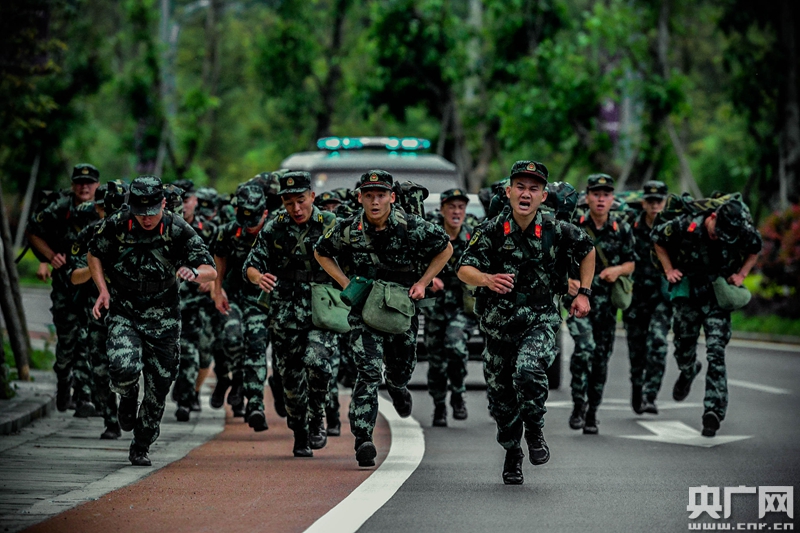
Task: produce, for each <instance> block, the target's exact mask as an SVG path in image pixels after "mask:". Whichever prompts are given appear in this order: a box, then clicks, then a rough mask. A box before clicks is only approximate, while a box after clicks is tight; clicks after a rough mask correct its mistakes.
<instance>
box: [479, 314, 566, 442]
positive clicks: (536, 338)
mask: <svg viewBox="0 0 800 533" xmlns="http://www.w3.org/2000/svg"><path fill="white" fill-rule="evenodd" d="M540 317H541V320H540V321H537V324H536V325H534V326H532V327H531V328H529V329H528V330H526V331H522V332H520V333H519V337H518V338H516V339H514V340H513V341H512V340H509V339H508V338H507V337H506V338H501V337H496V336H492V335H491V333H490V332H488V333H487V335H486V347H485V348H484V350H483V375H484V377H485V378H486V386H487V390H486V395H487V397H488V399H489V412H490V413H491V415H492V417H493V418H494V420H495V422H496V423H497V442H498V443H500V445H501V446H502V447H503V448H505V449H510V448H515V447H517V446H519V445H520V441H521V439H522V433H523V429H524V426H528V427H538V428H543V427H544V414H545V413H546V412H547V408H545V401H546V400H547V395H548V392H549V383H548V380H547V368H548V367H549V366H550V365H551V364H552V363H553V358H554V357H555V353H556V352H555V350H554V348H553V347H554V345H555V342H556V337H555V331H556V328H555V327H554V326H553V324H554V323H556V322H558V321H559V320H560V318H559V316H558V315H557V314H556V313H554V312H550V313H547V314H543V315H540Z"/></svg>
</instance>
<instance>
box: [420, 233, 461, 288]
mask: <svg viewBox="0 0 800 533" xmlns="http://www.w3.org/2000/svg"><path fill="white" fill-rule="evenodd" d="M452 255H453V245H452V244H450V243H449V242H448V243H447V248H445V249H444V250H442V251H441V252H439V253H438V254H436V255H435V256H434V258H433V260H432V261H431V263H430V264H429V265H428V268H426V269H425V273H424V274H423V275H422V277H421V278H420V279H419V283H420V284H421V285H422V286H423V287H427V286H428V285H430V284H431V282H432V281H433V278H435V277H436V274H438V273H439V272H441V271H442V269H443V268H444V266H445V265H446V264H447V262H448V261H449V260H450V257H451V256H452Z"/></svg>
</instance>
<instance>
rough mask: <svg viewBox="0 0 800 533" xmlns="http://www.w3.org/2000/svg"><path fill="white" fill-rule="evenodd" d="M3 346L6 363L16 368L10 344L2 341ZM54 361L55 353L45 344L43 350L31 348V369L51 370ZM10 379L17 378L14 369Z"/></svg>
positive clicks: (29, 362)
mask: <svg viewBox="0 0 800 533" xmlns="http://www.w3.org/2000/svg"><path fill="white" fill-rule="evenodd" d="M3 348H4V350H5V354H6V364H7V365H8V366H9V368H11V369H16V368H17V363H16V361H14V353H13V352H12V351H11V345H9V344H8V342H7V341H6V342H4V343H3ZM55 362H56V355H55V353H53V352H52V351H51V349H48V347H47V346H46V347H45V349H44V350H37V349H33V350H31V353H30V361H28V364H29V365H30V367H31V369H32V370H52V369H53V365H54V364H55ZM11 379H17V373H16V370H14V371H13V372H12V374H11Z"/></svg>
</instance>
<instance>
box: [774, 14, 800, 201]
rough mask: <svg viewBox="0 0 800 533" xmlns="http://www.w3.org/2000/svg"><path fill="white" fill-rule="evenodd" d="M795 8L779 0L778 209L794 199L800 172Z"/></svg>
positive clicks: (799, 114) (799, 119)
mask: <svg viewBox="0 0 800 533" xmlns="http://www.w3.org/2000/svg"><path fill="white" fill-rule="evenodd" d="M797 18H798V17H797V10H796V7H795V5H794V2H792V1H790V0H781V21H780V40H781V46H782V48H783V52H784V54H785V58H786V71H785V72H786V75H785V78H784V80H785V81H784V85H783V87H782V88H781V90H780V95H781V97H780V98H779V100H780V101H781V104H782V105H781V108H782V113H781V114H780V116H781V117H782V119H783V124H782V125H781V131H780V145H779V146H780V147H779V154H780V155H779V157H780V162H779V167H778V178H779V197H778V208H779V209H781V210H784V209H786V208H787V207H789V203H790V199H794V200H795V201H796V199H797V193H798V191H797V174H798V172H800V167H799V165H800V101H798V91H797V82H798V76H797V59H798V58H797V47H796V29H797Z"/></svg>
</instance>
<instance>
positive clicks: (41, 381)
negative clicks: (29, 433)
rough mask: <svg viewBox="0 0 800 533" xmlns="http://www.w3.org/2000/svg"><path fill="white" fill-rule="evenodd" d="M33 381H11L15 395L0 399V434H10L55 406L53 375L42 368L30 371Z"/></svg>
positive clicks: (45, 414)
mask: <svg viewBox="0 0 800 533" xmlns="http://www.w3.org/2000/svg"><path fill="white" fill-rule="evenodd" d="M31 375H32V376H33V378H34V379H35V381H12V382H11V386H12V387H13V388H14V390H15V391H16V393H17V394H16V396H14V397H13V398H11V399H9V400H0V435H10V434H11V433H16V432H18V431H19V430H20V429H22V428H24V427H25V426H27V425H28V424H30V423H31V422H33V421H34V420H38V419H39V418H42V417H44V416H47V415H48V414H49V413H52V412H53V411H54V410H55V408H56V397H55V388H56V387H55V376H54V375H53V373H52V372H48V371H43V370H38V371H36V370H34V371H31Z"/></svg>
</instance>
